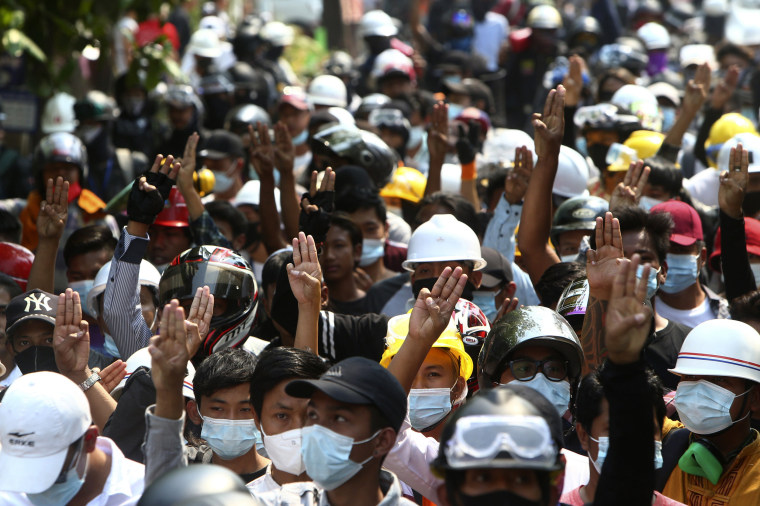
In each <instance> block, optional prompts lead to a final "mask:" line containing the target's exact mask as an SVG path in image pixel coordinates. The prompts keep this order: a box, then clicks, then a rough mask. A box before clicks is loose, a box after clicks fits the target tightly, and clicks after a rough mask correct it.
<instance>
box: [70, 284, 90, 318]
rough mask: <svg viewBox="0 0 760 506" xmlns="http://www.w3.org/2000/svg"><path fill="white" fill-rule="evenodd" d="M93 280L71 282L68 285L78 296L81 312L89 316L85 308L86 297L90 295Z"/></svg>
mask: <svg viewBox="0 0 760 506" xmlns="http://www.w3.org/2000/svg"><path fill="white" fill-rule="evenodd" d="M93 283H94V280H92V279H83V280H82V281H73V282H71V283H69V288H71V289H72V290H74V291H75V292H77V293H78V294H79V300H81V301H82V305H83V307H82V311H84V312H85V313H87V314H88V315H90V314H91V313H90V311H89V309H88V307H87V297H88V296H89V294H90V291H91V290H92V286H93Z"/></svg>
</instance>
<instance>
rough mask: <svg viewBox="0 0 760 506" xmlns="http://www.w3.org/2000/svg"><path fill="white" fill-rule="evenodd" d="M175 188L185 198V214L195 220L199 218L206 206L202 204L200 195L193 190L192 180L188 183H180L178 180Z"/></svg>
mask: <svg viewBox="0 0 760 506" xmlns="http://www.w3.org/2000/svg"><path fill="white" fill-rule="evenodd" d="M177 188H178V189H179V192H180V193H181V194H182V197H183V198H184V199H185V204H186V205H187V214H188V215H189V216H190V219H191V220H197V219H198V218H200V216H201V214H203V211H204V210H205V209H206V207H205V206H204V205H203V201H202V200H201V196H200V195H199V194H198V192H197V191H196V190H195V187H194V186H193V184H192V181H191V182H190V184H180V183H179V181H178V182H177Z"/></svg>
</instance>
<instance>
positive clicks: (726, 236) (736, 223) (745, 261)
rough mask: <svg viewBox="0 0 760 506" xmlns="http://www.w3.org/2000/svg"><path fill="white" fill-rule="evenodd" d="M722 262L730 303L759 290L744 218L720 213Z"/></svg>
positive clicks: (727, 296)
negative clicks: (750, 263)
mask: <svg viewBox="0 0 760 506" xmlns="http://www.w3.org/2000/svg"><path fill="white" fill-rule="evenodd" d="M720 231H721V234H720V262H721V266H722V270H723V279H724V280H725V283H726V299H728V300H729V301H731V300H733V299H735V298H737V297H740V296H742V295H744V294H746V293H749V292H754V291H755V290H757V280H756V279H755V277H754V275H753V274H752V269H751V268H750V265H749V256H748V254H747V236H746V233H745V230H744V217H743V216H742V217H741V218H736V217H732V216H729V215H728V214H726V213H725V212H723V211H722V210H721V212H720Z"/></svg>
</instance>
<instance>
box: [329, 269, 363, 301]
mask: <svg viewBox="0 0 760 506" xmlns="http://www.w3.org/2000/svg"><path fill="white" fill-rule="evenodd" d="M327 287H328V288H329V290H330V298H331V299H333V300H336V301H338V302H351V301H354V300H356V299H360V298H362V297H364V292H363V291H361V290H359V289H358V288H357V287H356V281H355V280H354V275H353V273H352V274H351V275H349V276H346V277H345V278H342V279H335V280H332V281H328V283H327Z"/></svg>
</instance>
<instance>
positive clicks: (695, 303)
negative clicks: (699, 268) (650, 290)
mask: <svg viewBox="0 0 760 506" xmlns="http://www.w3.org/2000/svg"><path fill="white" fill-rule="evenodd" d="M657 296H658V297H659V298H660V300H662V301H663V302H664V303H665V304H667V305H668V306H670V307H672V308H673V309H681V310H687V309H694V308H696V307H699V306H700V305H701V304H702V303H704V301H705V291H704V290H702V286H701V285H700V284H699V281H697V282H696V283H694V284H693V285H691V286H690V287H688V288H685V289H683V290H681V291H680V292H678V293H665V292H663V291H662V290H660V291H659V292H657Z"/></svg>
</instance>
